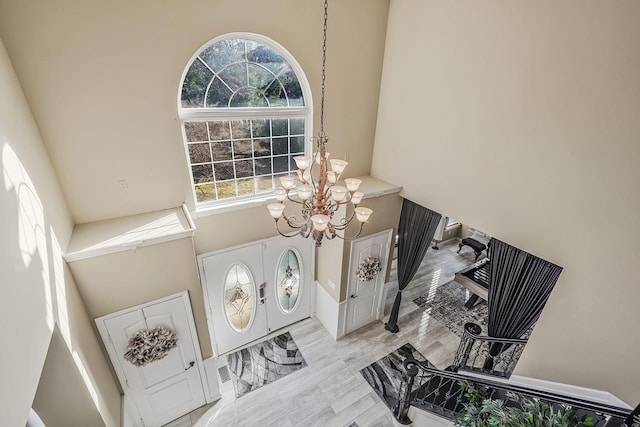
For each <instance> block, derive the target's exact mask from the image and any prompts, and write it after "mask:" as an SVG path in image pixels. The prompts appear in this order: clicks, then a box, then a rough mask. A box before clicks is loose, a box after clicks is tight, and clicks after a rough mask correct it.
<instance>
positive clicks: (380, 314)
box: [340, 228, 393, 336]
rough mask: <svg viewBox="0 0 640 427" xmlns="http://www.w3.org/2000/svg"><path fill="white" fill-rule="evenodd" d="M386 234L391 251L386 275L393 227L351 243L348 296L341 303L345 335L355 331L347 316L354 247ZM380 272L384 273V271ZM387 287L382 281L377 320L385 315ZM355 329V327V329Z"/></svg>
mask: <svg viewBox="0 0 640 427" xmlns="http://www.w3.org/2000/svg"><path fill="white" fill-rule="evenodd" d="M385 234H388V235H389V240H388V242H389V243H388V244H387V246H388V247H387V252H389V253H388V254H387V259H386V260H385V263H386V265H385V271H384V274H385V276H386V274H387V270H388V269H389V257H390V256H391V248H392V246H391V245H392V242H393V228H389V229H387V230H383V231H380V232H378V233H373V234H369V235H367V236H364V237H360V238H358V239H354V240H352V241H351V244H350V245H349V269H348V273H347V274H348V275H347V294H346V298H345V299H344V301H342V302H341V303H340V304H341V305H342V304H344V310H342V328H341V330H342V333H343V336H344V335H347V334H349V333H351V332H353V331H348V330H347V318H348V316H349V293H350V292H351V290H350V289H349V288H350V286H351V282H350V279H351V273H352V272H353V270H352V268H351V257H352V255H353V247H354V246H355V245H356V244H357V243H360V242H362V241H364V240H368V239H375V238H376V237H378V236H384V235H385ZM380 273H383V272H382V271H381V272H380ZM386 288H387V281H386V280H384V281H383V283H382V286H380V291H379V294H378V313H377V317H376V320H380V319H382V317H383V316H384V300H385V294H386ZM354 330H355V329H354Z"/></svg>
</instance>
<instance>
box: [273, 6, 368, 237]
mask: <svg viewBox="0 0 640 427" xmlns="http://www.w3.org/2000/svg"><path fill="white" fill-rule="evenodd" d="M327 10H328V0H325V2H324V26H323V41H322V96H321V103H320V131H319V132H318V136H316V137H313V138H312V140H313V141H314V142H315V146H316V150H315V153H314V154H313V156H312V157H307V156H296V157H294V158H293V159H294V160H295V162H296V166H297V167H298V170H297V171H296V175H293V176H292V175H288V176H282V177H280V185H281V186H282V187H279V188H277V189H275V190H274V192H273V194H274V195H275V198H276V200H277V201H278V202H277V203H270V204H268V205H267V209H269V213H270V214H271V216H272V217H273V219H274V220H275V227H276V230H277V231H278V233H279V234H280V235H282V236H285V237H294V236H298V235H301V236H303V237H305V238H307V237H313V239H314V240H315V242H316V246H320V245H321V244H322V239H323V238H324V237H326V238H327V239H334V238H336V237H339V238H341V239H354V238H356V237H358V236H359V235H360V233H361V232H362V228H363V226H364V224H365V222H367V220H368V219H369V216H370V215H371V214H372V213H373V211H372V210H371V209H369V208H365V207H362V206H358V205H359V204H360V201H361V200H362V197H363V196H364V194H363V193H361V192H360V191H358V187H359V186H360V183H361V182H362V181H361V180H359V179H357V178H346V179H344V184H345V185H344V186H343V185H338V182H339V180H340V177H341V175H342V172H343V171H344V169H345V168H346V167H347V164H348V162H346V161H345V160H341V159H329V153H328V152H327V141H328V138H327V136H326V135H325V133H324V89H325V79H326V62H327V17H328V15H327ZM329 164H331V170H329V167H328V165H329ZM314 165H318V166H319V168H320V171H319V173H315V174H314V170H313V169H314ZM292 190H295V193H296V194H297V196H298V197H297V198H294V197H292V194H291V193H292ZM285 201H290V202H293V203H295V204H298V205H300V210H301V215H302V217H301V219H300V220H298V219H297V218H296V217H295V216H289V215H287V214H286V213H285V211H284V210H285V205H284V202H285ZM350 203H351V204H352V205H353V212H352V214H351V216H350V217H349V218H346V217H343V218H341V219H340V220H337V222H335V221H332V220H333V217H334V215H335V213H336V212H337V211H338V209H340V207H342V206H345V205H348V204H350ZM354 218H355V219H356V220H357V221H358V223H359V224H360V226H359V230H358V232H357V234H355V235H354V236H350V237H346V236H345V235H344V234H342V235H340V234H338V233H339V232H343V231H345V230H346V229H347V227H349V224H351V222H352V221H353V219H354ZM280 219H284V222H286V225H287V226H288V227H289V231H287V232H283V231H282V230H280V227H279V224H281V223H280V222H279V221H280Z"/></svg>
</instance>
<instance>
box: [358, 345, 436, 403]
mask: <svg viewBox="0 0 640 427" xmlns="http://www.w3.org/2000/svg"><path fill="white" fill-rule="evenodd" d="M407 358H412V359H415V360H418V361H421V362H427V363H429V362H428V361H427V359H425V357H424V356H423V355H422V354H420V353H419V352H418V350H416V349H415V348H413V346H412V345H411V344H409V343H407V344H405V345H403V346H402V347H400V348H398V349H396V350H394V351H392V352H391V353H389V354H388V355H386V356H385V357H383V358H382V359H380V360H378V361H375V362H373V363H372V364H371V365H369V366H367V367H365V368H363V369H361V370H360V373H361V374H362V376H363V377H364V379H365V380H366V381H367V382H368V383H369V385H370V386H371V388H373V390H374V391H375V392H376V394H377V395H378V396H380V398H381V399H382V400H383V401H384V403H385V404H386V405H387V407H388V408H389V409H391V410H393V407H394V406H395V404H396V402H397V401H398V396H399V392H400V384H401V383H402V372H403V367H402V363H403V362H404V361H405V359H407ZM417 387H418V385H417V384H416V385H415V388H417Z"/></svg>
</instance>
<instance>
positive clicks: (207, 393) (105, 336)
mask: <svg viewBox="0 0 640 427" xmlns="http://www.w3.org/2000/svg"><path fill="white" fill-rule="evenodd" d="M177 298H181V299H182V302H183V304H184V308H185V311H186V313H187V323H188V324H189V332H190V334H191V340H192V342H193V343H194V352H195V356H196V364H197V365H198V374H199V376H200V383H201V385H202V390H203V392H204V398H205V401H206V402H207V403H211V402H213V401H214V399H213V396H212V395H211V390H210V389H209V386H208V384H209V383H208V380H207V376H206V372H205V369H204V361H203V360H202V352H201V351H200V341H199V340H198V334H197V331H196V325H195V320H194V317H193V310H191V300H190V299H189V291H186V290H185V291H182V292H178V293H177V294H173V295H169V296H166V297H163V298H159V299H156V300H153V301H149V302H146V303H143V304H139V305H136V306H134V307H129V308H125V309H123V310H119V311H116V312H113V313H109V314H106V315H104V316H100V317H96V318H95V319H94V322H95V324H96V327H97V328H98V332H99V333H100V337H101V338H102V345H103V346H104V348H105V350H106V351H107V354H108V355H109V363H110V364H111V366H112V367H113V370H114V371H115V373H116V377H117V379H118V384H119V385H120V388H121V389H122V392H123V394H124V396H123V398H124V399H126V401H127V403H128V405H127V407H128V410H129V411H130V415H131V416H130V417H129V418H132V421H133V422H134V424H135V425H136V426H140V427H141V424H140V423H139V421H140V420H141V419H142V416H141V415H140V412H139V411H138V407H137V406H136V405H135V402H133V401H132V400H131V398H130V397H128V396H127V391H128V390H130V388H129V387H127V386H126V377H125V375H124V372H123V371H122V368H121V367H120V365H118V364H114V363H113V360H114V358H115V360H119V358H120V355H118V354H116V353H115V350H114V349H113V347H112V346H110V345H106V343H107V342H112V341H111V337H110V335H109V332H108V330H107V327H106V325H105V321H106V320H108V319H112V318H114V317H118V316H120V315H122V314H125V313H129V312H132V311H137V310H141V309H144V308H146V307H150V306H152V305H157V304H160V303H163V302H166V301H170V300H172V299H177ZM116 365H117V366H116Z"/></svg>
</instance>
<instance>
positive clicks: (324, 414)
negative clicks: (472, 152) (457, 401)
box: [168, 241, 473, 427]
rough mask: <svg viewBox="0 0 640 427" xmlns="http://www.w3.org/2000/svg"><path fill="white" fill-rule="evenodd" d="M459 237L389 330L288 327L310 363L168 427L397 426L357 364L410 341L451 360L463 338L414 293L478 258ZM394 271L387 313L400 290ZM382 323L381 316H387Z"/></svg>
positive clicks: (425, 270) (432, 356) (436, 257)
mask: <svg viewBox="0 0 640 427" xmlns="http://www.w3.org/2000/svg"><path fill="white" fill-rule="evenodd" d="M457 249H458V245H457V242H456V241H450V242H448V243H445V244H441V245H440V250H438V251H435V250H433V249H429V251H428V252H427V256H426V257H425V260H424V261H423V262H422V265H421V267H420V269H419V271H418V273H417V274H416V276H415V278H414V280H413V281H412V282H411V283H410V284H409V286H408V287H407V288H406V289H405V291H404V292H403V303H402V305H401V311H400V318H399V321H398V325H399V327H400V332H398V333H397V334H392V333H390V332H388V331H386V330H385V329H384V323H383V322H374V323H372V324H370V325H368V326H365V327H364V328H362V329H360V330H358V331H356V332H353V333H351V334H349V335H347V336H346V337H344V338H341V339H339V340H338V341H335V340H334V339H333V338H332V337H331V336H330V335H329V333H328V332H327V331H326V330H325V329H324V327H323V326H322V325H321V324H320V322H319V321H318V320H317V319H315V318H311V319H307V320H304V321H302V322H300V323H298V324H295V325H293V326H291V327H290V328H289V331H290V332H291V335H292V336H293V337H294V339H295V341H296V343H297V344H298V347H299V348H300V350H301V352H302V354H303V356H304V357H305V359H306V361H307V363H308V366H307V367H306V368H303V369H301V370H300V371H297V372H294V373H293V374H290V375H288V376H286V377H284V378H281V379H279V380H278V381H276V382H274V383H271V384H267V385H266V386H264V387H262V388H260V389H258V390H255V391H252V392H251V393H249V394H247V395H245V396H242V397H241V398H239V399H235V397H234V395H233V387H232V385H231V382H230V381H229V382H227V383H225V384H223V398H222V399H221V400H219V401H218V402H216V403H214V404H212V405H208V406H206V407H203V408H200V409H198V410H196V411H194V412H192V413H191V414H187V415H185V416H184V417H182V418H179V419H178V420H176V421H174V422H172V423H170V424H168V426H170V427H190V426H197V427H213V426H216V427H217V426H278V427H285V426H305V427H306V426H336V427H341V426H348V425H350V424H352V423H353V422H356V423H357V425H358V426H359V427H367V426H392V425H393V421H392V417H391V412H390V411H389V409H387V407H386V406H385V404H384V403H383V402H382V400H381V399H380V398H379V397H378V396H377V395H376V394H375V393H374V392H373V390H372V389H371V387H369V385H368V384H367V383H366V382H365V380H364V378H363V377H362V375H361V374H360V372H359V371H360V369H362V368H364V367H365V366H367V365H369V364H371V363H372V362H374V361H376V360H378V359H380V358H381V357H383V356H385V355H387V354H389V353H390V352H391V351H393V350H395V349H396V348H398V347H400V346H402V345H403V344H405V343H407V342H409V343H411V344H412V345H413V346H414V347H415V348H416V349H417V350H418V351H419V352H420V353H422V354H423V355H424V356H425V357H426V358H427V359H428V360H429V361H430V362H431V363H433V364H434V365H436V366H437V367H438V368H445V367H447V366H448V365H449V364H450V363H451V362H452V360H453V356H454V354H455V351H456V349H457V347H458V343H459V338H458V337H457V336H456V335H455V334H454V333H452V332H451V331H450V330H449V329H448V328H447V327H446V326H445V325H443V324H441V323H439V322H438V321H436V320H434V319H431V318H430V317H429V315H428V314H427V312H425V311H423V310H422V309H421V308H419V307H418V306H417V305H415V304H414V303H413V302H412V299H413V298H415V297H416V296H418V295H420V294H422V293H424V292H427V291H429V289H431V288H435V287H436V286H438V285H439V284H443V283H447V282H449V281H451V280H453V275H454V273H455V272H456V271H458V270H460V269H462V268H464V267H465V266H467V265H470V264H471V263H473V252H472V251H471V250H470V249H469V248H464V249H463V250H462V252H461V253H460V254H456V253H455V252H456V251H457ZM394 280H395V272H392V277H391V281H392V282H391V284H390V285H389V286H390V289H389V297H388V299H387V303H386V310H385V313H387V314H388V311H389V309H390V306H391V304H392V302H393V298H394V297H395V294H396V292H397V283H394V282H393V281H394ZM383 320H384V319H383Z"/></svg>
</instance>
